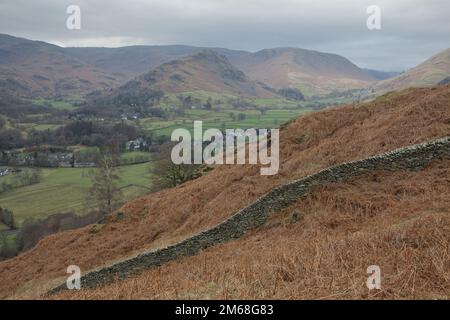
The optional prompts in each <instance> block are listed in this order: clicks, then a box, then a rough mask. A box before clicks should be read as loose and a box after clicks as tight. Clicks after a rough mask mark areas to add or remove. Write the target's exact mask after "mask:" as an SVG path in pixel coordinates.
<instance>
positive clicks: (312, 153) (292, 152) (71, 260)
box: [0, 86, 450, 297]
mask: <svg viewBox="0 0 450 320" xmlns="http://www.w3.org/2000/svg"><path fill="white" fill-rule="evenodd" d="M449 98H450V86H442V87H437V88H430V89H415V90H409V91H405V92H400V93H397V94H395V95H391V96H385V97H382V98H380V99H378V100H376V101H374V102H371V103H368V104H362V105H359V106H346V107H341V108H335V109H330V110H326V111H322V112H317V113H313V114H309V115H306V116H304V117H301V118H298V119H297V120H296V121H294V122H292V123H291V124H289V125H288V126H287V127H286V128H284V129H283V130H282V132H281V137H280V162H281V164H280V172H279V174H278V175H276V176H271V177H267V176H266V177H263V176H260V172H259V168H258V167H257V166H220V167H218V168H216V169H215V170H213V171H212V172H211V173H210V174H208V175H206V176H203V177H201V178H199V179H197V180H194V181H191V182H189V183H186V184H183V185H181V186H178V187H176V188H174V189H170V190H166V191H162V192H159V193H155V194H150V195H148V196H146V197H143V198H141V199H137V200H135V201H132V202H130V203H128V204H126V205H125V206H124V207H122V208H121V209H120V211H121V212H122V213H123V214H124V219H123V220H116V219H114V217H112V218H111V219H110V221H109V222H107V223H106V224H105V225H104V226H103V228H101V230H99V231H98V232H96V233H93V232H90V229H91V227H86V228H84V229H80V230H73V231H68V232H64V233H60V234H56V235H52V236H50V237H48V238H46V239H43V240H42V241H41V242H40V243H39V244H38V245H37V246H36V247H35V248H34V249H32V250H30V251H28V252H26V253H24V254H22V255H20V256H18V257H16V258H14V259H11V260H9V261H5V262H2V263H0V278H1V279H2V280H3V281H2V282H1V283H0V297H7V296H15V297H37V296H38V295H39V294H41V293H42V292H44V291H45V290H46V289H49V288H50V287H51V286H53V285H56V284H59V283H60V281H61V277H65V275H66V274H65V271H66V268H67V266H68V265H71V264H76V265H79V266H80V267H81V268H82V270H89V269H92V268H94V267H98V266H101V265H103V264H105V263H107V262H112V261H115V260H117V259H120V258H124V257H126V256H129V255H131V254H133V253H136V252H139V251H142V250H144V249H151V248H158V247H161V246H164V245H167V244H171V243H176V242H177V241H179V240H181V239H184V238H186V237H188V236H190V235H192V234H195V233H197V232H199V231H200V230H203V229H205V228H207V227H211V226H213V225H216V224H218V223H219V222H221V221H223V220H224V219H226V218H227V217H230V215H232V214H233V213H234V212H236V211H237V210H239V209H240V208H242V207H244V206H246V205H248V204H250V203H252V202H253V201H255V200H256V199H257V198H258V197H260V196H261V195H263V194H264V193H266V192H267V191H269V190H271V189H272V188H273V187H275V186H278V185H280V184H283V183H285V182H287V181H290V180H293V179H296V178H300V177H303V176H305V175H308V174H311V173H313V172H316V171H318V170H320V169H323V168H325V167H329V166H331V165H335V164H338V163H341V162H345V161H350V160H356V159H360V158H365V157H368V156H370V155H374V154H378V153H381V152H385V151H388V150H392V149H395V148H399V147H402V146H407V145H412V144H417V143H420V142H423V141H427V140H430V139H433V138H439V137H443V136H447V135H448V134H449V133H450V108H449V107H448V106H449V104H448V101H449ZM368 201H371V200H368ZM50 257H51V258H50Z"/></svg>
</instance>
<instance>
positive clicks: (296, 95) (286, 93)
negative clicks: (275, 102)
mask: <svg viewBox="0 0 450 320" xmlns="http://www.w3.org/2000/svg"><path fill="white" fill-rule="evenodd" d="M278 94H280V95H281V96H283V97H285V98H286V99H289V100H296V101H303V100H305V97H304V96H303V94H302V93H301V91H300V90H299V89H297V88H283V89H280V90H278Z"/></svg>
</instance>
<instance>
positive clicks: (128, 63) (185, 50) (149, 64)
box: [64, 45, 247, 80]
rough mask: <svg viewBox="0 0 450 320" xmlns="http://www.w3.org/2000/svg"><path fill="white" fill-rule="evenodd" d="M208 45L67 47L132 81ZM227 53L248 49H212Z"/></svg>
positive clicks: (240, 53) (109, 71)
mask: <svg viewBox="0 0 450 320" xmlns="http://www.w3.org/2000/svg"><path fill="white" fill-rule="evenodd" d="M206 49H208V48H205V47H193V46H184V45H166V46H164V45H161V46H128V47H121V48H89V47H88V48H65V49H64V50H65V52H67V53H68V54H70V55H72V56H74V57H76V58H78V59H80V60H81V61H83V62H85V63H87V64H90V65H93V66H95V67H97V68H99V69H101V70H103V71H105V72H108V73H112V74H114V73H118V74H122V75H124V76H125V77H127V78H128V80H130V79H132V78H134V77H137V76H139V75H141V74H142V73H144V72H148V71H150V70H152V69H155V68H156V67H158V66H160V65H162V64H164V63H166V62H170V61H173V60H179V59H182V58H186V57H188V56H191V55H194V54H197V53H200V52H201V51H203V50H206ZM211 50H213V51H215V52H217V53H219V54H222V55H224V56H226V57H227V58H232V57H238V56H240V55H244V54H247V52H245V51H238V50H228V49H222V48H211Z"/></svg>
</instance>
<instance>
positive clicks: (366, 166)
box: [49, 137, 450, 294]
mask: <svg viewBox="0 0 450 320" xmlns="http://www.w3.org/2000/svg"><path fill="white" fill-rule="evenodd" d="M445 156H450V137H446V138H443V139H438V140H433V141H429V142H426V143H423V144H419V145H414V146H410V147H405V148H401V149H398V150H395V151H391V152H387V153H383V154H379V155H376V156H373V157H370V158H366V159H362V160H357V161H352V162H348V163H342V164H339V165H336V166H333V167H330V168H327V169H324V170H321V171H319V172H317V173H315V174H312V175H310V176H307V177H305V178H302V179H299V180H296V181H293V182H290V183H288V184H285V185H283V186H280V187H277V188H274V189H272V190H271V191H270V192H268V193H267V194H265V195H264V196H262V197H261V198H259V199H258V200H256V201H255V202H254V203H252V204H251V205H249V206H247V207H245V208H243V209H241V210H240V211H238V212H237V213H235V214H234V215H233V216H231V217H230V218H229V219H227V220H225V221H224V222H222V223H220V224H218V225H216V226H215V227H212V228H210V229H207V230H204V231H202V232H200V233H198V234H196V235H194V236H192V237H190V238H187V239H185V240H183V241H181V242H179V243H177V244H174V245H171V246H169V247H166V248H162V249H158V250H155V251H147V252H142V253H141V254H139V255H136V256H133V257H129V258H127V259H125V260H123V261H120V262H117V263H114V264H112V265H109V266H107V267H103V268H99V269H96V270H93V271H90V272H88V273H86V274H85V275H83V276H82V277H81V287H82V288H94V287H96V286H99V285H103V284H107V283H108V282H110V281H113V280H115V279H116V278H118V279H122V278H126V277H129V276H131V275H134V274H137V273H139V272H140V271H142V270H147V269H149V268H152V267H156V266H160V265H162V264H164V263H166V262H168V261H172V260H175V259H177V258H180V257H185V256H192V255H195V254H197V253H198V252H199V251H200V250H202V249H205V248H207V247H211V246H214V245H216V244H219V243H222V242H226V241H229V240H232V239H236V238H239V237H241V236H242V235H244V234H245V233H246V232H247V231H249V230H251V229H254V228H257V227H259V226H262V225H263V224H264V223H265V222H266V221H267V219H268V217H269V215H270V214H271V213H274V212H277V211H279V210H280V209H283V208H285V207H287V206H288V205H290V204H292V203H293V202H295V201H297V200H298V199H299V198H301V197H303V196H305V195H307V194H308V193H309V192H310V191H311V189H312V187H313V186H316V185H320V184H326V183H333V182H342V181H345V180H348V179H350V178H352V177H355V176H358V175H361V174H364V173H367V172H370V171H374V170H418V169H421V168H423V167H424V166H426V165H427V164H428V163H429V162H430V161H431V160H433V159H437V158H441V157H445ZM64 289H66V284H65V283H64V284H62V285H60V286H58V287H56V288H54V289H52V290H50V291H49V293H50V294H53V293H56V292H59V291H61V290H64Z"/></svg>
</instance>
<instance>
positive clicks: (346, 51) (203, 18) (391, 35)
mask: <svg viewBox="0 0 450 320" xmlns="http://www.w3.org/2000/svg"><path fill="white" fill-rule="evenodd" d="M71 4H75V5H78V6H79V7H80V8H81V30H68V29H67V28H66V19H67V17H68V16H69V15H68V14H67V13H66V9H67V7H68V6H69V5H71ZM369 5H378V6H379V7H380V8H381V18H382V20H381V30H372V31H370V30H368V29H367V27H366V20H367V18H368V14H367V13H366V9H367V7H368V6H369ZM449 17H450V1H448V0H68V1H66V0H45V1H44V0H33V1H30V0H0V33H6V34H11V35H15V36H19V37H25V38H29V39H35V40H43V41H47V42H51V43H54V44H58V45H61V46H107V47H117V46H124V45H132V44H187V45H196V46H216V47H226V48H230V49H243V50H249V51H257V50H260V49H264V48H273V47H281V46H290V47H300V48H306V49H315V50H319V51H325V52H332V53H338V54H341V55H343V56H345V57H347V58H349V59H350V60H351V61H352V62H354V63H356V64H357V65H359V66H361V67H370V68H375V69H380V70H404V69H407V68H409V67H412V66H415V65H417V64H418V63H420V62H422V61H424V60H425V59H427V58H429V57H430V56H431V55H433V54H435V53H438V52H439V51H441V50H443V49H446V48H448V47H450V18H449Z"/></svg>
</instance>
